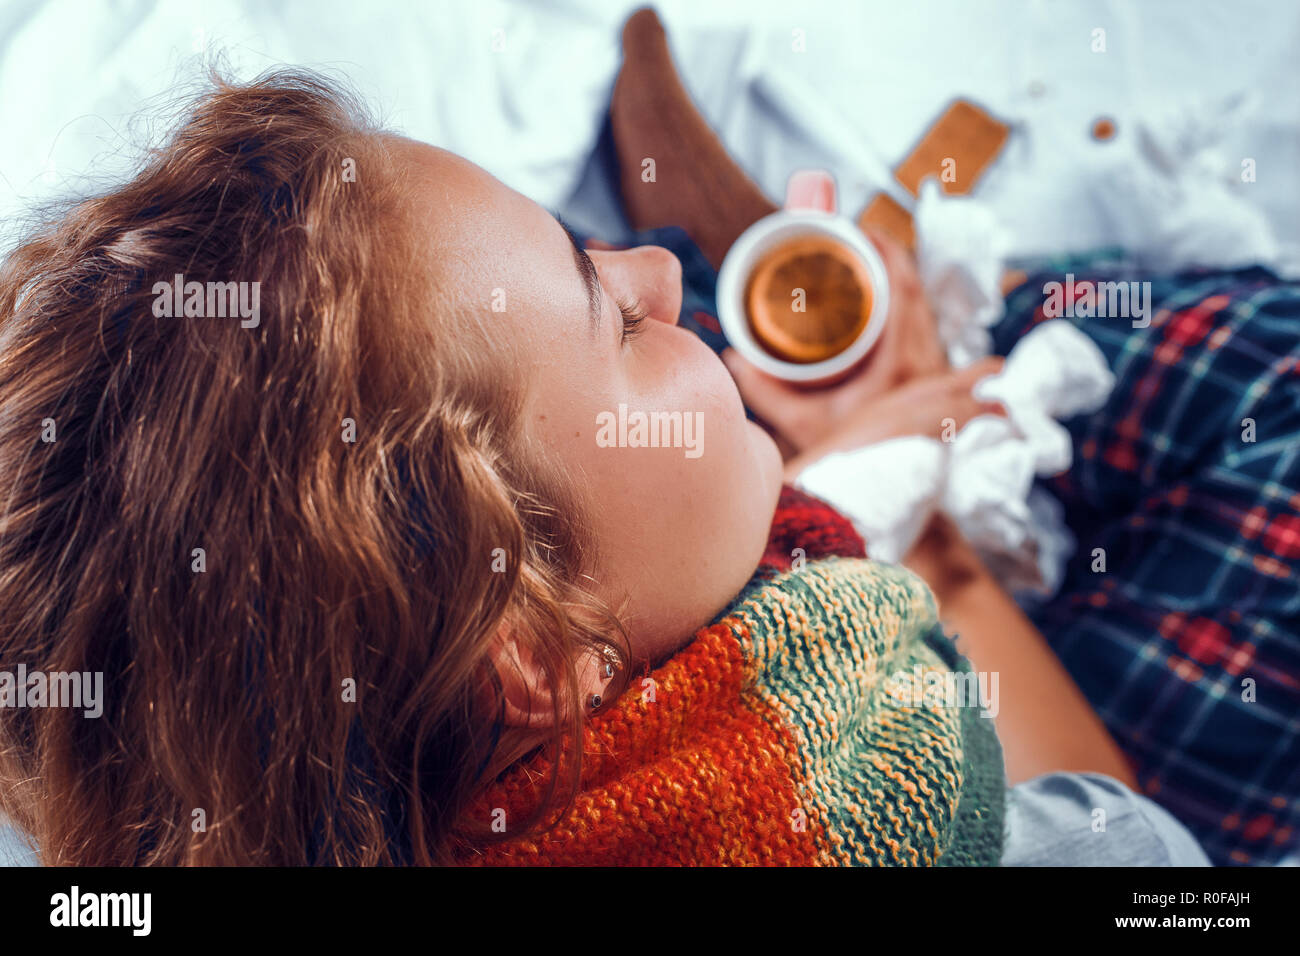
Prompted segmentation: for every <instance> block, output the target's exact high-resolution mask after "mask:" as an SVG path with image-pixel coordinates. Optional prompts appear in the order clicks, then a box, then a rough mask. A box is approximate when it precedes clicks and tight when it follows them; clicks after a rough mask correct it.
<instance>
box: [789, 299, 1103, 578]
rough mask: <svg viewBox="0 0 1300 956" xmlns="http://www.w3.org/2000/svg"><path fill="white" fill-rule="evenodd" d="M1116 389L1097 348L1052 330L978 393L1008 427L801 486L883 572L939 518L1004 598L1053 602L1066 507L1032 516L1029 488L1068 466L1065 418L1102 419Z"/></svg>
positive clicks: (879, 459) (990, 423)
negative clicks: (982, 563)
mask: <svg viewBox="0 0 1300 956" xmlns="http://www.w3.org/2000/svg"><path fill="white" fill-rule="evenodd" d="M1113 386H1114V377H1113V376H1112V374H1111V372H1110V370H1109V369H1108V368H1107V367H1106V362H1105V359H1104V357H1103V356H1102V354H1101V352H1100V350H1099V349H1098V348H1097V346H1096V345H1095V344H1093V342H1092V340H1091V339H1089V338H1088V337H1087V336H1086V335H1084V334H1083V333H1082V332H1080V331H1079V330H1078V329H1076V328H1075V327H1074V326H1073V325H1071V324H1069V323H1068V322H1065V321H1062V320H1055V321H1051V322H1045V323H1043V324H1042V325H1039V326H1038V327H1037V328H1035V329H1034V330H1033V331H1031V332H1030V333H1029V334H1028V335H1026V336H1025V337H1024V339H1022V340H1021V341H1020V342H1019V343H1017V345H1016V347H1015V348H1014V349H1012V351H1011V354H1010V355H1009V356H1008V358H1007V362H1006V365H1005V366H1004V367H1003V369H1002V371H1001V372H1000V373H999V374H997V375H994V376H990V377H989V378H986V379H984V380H982V381H981V382H979V383H978V384H977V385H976V387H975V394H976V397H978V398H981V399H986V400H991V401H992V400H996V401H1000V402H1001V403H1002V405H1003V407H1005V408H1006V410H1007V417H1005V418H1003V417H1000V416H996V415H981V416H978V417H977V418H974V419H972V420H971V421H970V422H969V423H967V425H966V427H965V428H963V429H961V430H960V431H959V432H957V434H956V435H955V436H954V438H953V440H952V441H950V442H943V441H938V440H936V439H933V438H923V437H920V436H912V437H906V438H895V439H891V440H889V441H885V442H880V443H878V444H875V445H868V446H866V447H863V448H857V449H854V450H852V451H846V452H839V453H835V454H832V455H828V456H826V457H825V458H822V459H821V460H820V461H817V462H815V463H814V464H812V465H811V466H809V467H808V468H806V469H805V470H804V471H803V473H802V474H801V475H800V476H799V480H798V484H799V485H800V487H802V488H803V489H804V490H806V491H808V492H810V493H812V494H814V495H817V496H818V497H819V498H824V499H825V500H827V501H829V502H831V503H832V504H833V505H835V506H836V507H838V508H840V509H841V510H842V511H843V512H844V513H845V514H846V515H848V516H849V518H850V519H851V520H852V521H853V523H854V526H855V527H856V528H857V529H858V532H859V533H860V534H861V535H862V536H863V539H864V540H865V541H866V542H867V553H868V554H870V555H871V556H872V557H873V558H875V559H877V560H880V561H887V562H891V563H896V562H898V561H900V560H902V558H903V556H904V555H905V554H906V553H907V551H908V550H909V549H910V548H911V546H912V544H913V543H915V541H916V539H917V537H918V536H919V535H920V533H921V531H922V530H923V529H924V527H925V525H926V523H927V522H928V521H929V519H930V516H931V515H932V514H933V513H934V511H935V509H936V508H938V509H942V510H943V511H944V512H945V513H946V514H948V515H949V516H950V517H951V518H952V519H953V520H954V521H955V522H956V524H957V526H958V527H959V528H960V529H961V531H962V533H963V534H964V535H965V536H966V537H967V539H968V540H969V541H970V542H971V543H972V544H973V545H974V546H975V548H976V550H977V551H979V553H980V554H981V555H982V556H983V557H984V558H985V560H986V561H987V562H988V563H989V565H990V567H992V568H993V569H994V571H995V572H996V573H997V574H998V575H999V577H1000V579H1001V580H1002V582H1003V584H1004V585H1005V586H1006V587H1007V588H1008V589H1010V590H1013V591H1022V590H1023V591H1037V592H1040V593H1050V592H1051V591H1052V590H1055V588H1056V587H1058V586H1059V584H1060V578H1061V572H1062V568H1063V567H1064V563H1065V561H1066V560H1068V558H1069V556H1070V553H1071V552H1072V546H1071V544H1070V537H1069V533H1068V531H1067V530H1066V529H1065V526H1064V524H1063V523H1062V521H1061V518H1060V509H1059V506H1058V507H1056V508H1055V509H1053V508H1052V507H1051V504H1048V503H1040V505H1039V507H1038V508H1037V509H1035V508H1033V507H1031V503H1030V494H1031V490H1032V487H1033V481H1034V478H1035V476H1040V477H1044V476H1048V475H1054V474H1059V473H1060V472H1062V471H1065V470H1066V469H1068V468H1069V466H1070V463H1071V459H1072V453H1071V445H1070V435H1069V433H1068V432H1067V431H1066V429H1065V427H1064V426H1063V425H1061V424H1060V423H1059V422H1058V421H1057V418H1058V417H1060V418H1065V417H1069V416H1071V415H1074V414H1083V413H1088V412H1093V411H1096V410H1097V409H1098V408H1100V407H1101V406H1102V405H1103V404H1104V403H1105V401H1106V399H1107V398H1108V397H1109V395H1110V392H1111V389H1112V387H1113Z"/></svg>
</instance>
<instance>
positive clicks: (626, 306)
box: [618, 299, 648, 345]
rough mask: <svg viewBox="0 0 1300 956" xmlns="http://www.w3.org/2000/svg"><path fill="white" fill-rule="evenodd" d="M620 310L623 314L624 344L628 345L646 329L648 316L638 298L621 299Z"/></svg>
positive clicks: (619, 302) (619, 301)
mask: <svg viewBox="0 0 1300 956" xmlns="http://www.w3.org/2000/svg"><path fill="white" fill-rule="evenodd" d="M618 311H619V314H620V315H622V316H623V344H624V345H626V344H627V343H628V342H630V341H631V340H632V339H634V338H636V337H637V336H638V335H640V334H641V333H642V332H644V331H645V320H646V319H647V318H648V316H647V315H646V313H645V310H644V309H642V308H641V303H640V302H639V301H638V300H636V299H632V300H627V299H619V300H618Z"/></svg>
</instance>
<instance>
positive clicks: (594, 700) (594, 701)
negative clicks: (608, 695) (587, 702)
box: [591, 694, 600, 710]
mask: <svg viewBox="0 0 1300 956" xmlns="http://www.w3.org/2000/svg"><path fill="white" fill-rule="evenodd" d="M599 706H600V695H599V694H592V695H591V709H592V710H595V709H596V708H597V707H599Z"/></svg>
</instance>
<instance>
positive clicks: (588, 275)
mask: <svg viewBox="0 0 1300 956" xmlns="http://www.w3.org/2000/svg"><path fill="white" fill-rule="evenodd" d="M551 215H553V216H554V217H555V221H556V222H558V223H559V224H560V227H561V228H562V229H563V230H564V234H565V235H566V236H568V237H569V242H570V243H572V245H573V261H574V264H575V265H577V267H578V275H579V276H580V277H581V278H582V285H583V287H584V288H585V289H586V290H587V303H588V307H589V311H590V314H591V331H592V332H593V333H594V332H595V331H596V330H597V329H598V328H599V327H600V312H601V309H600V295H601V293H600V277H599V276H598V275H597V274H596V264H595V263H594V262H592V261H591V256H589V255H587V252H586V250H585V249H583V248H582V246H581V245H580V244H579V242H578V237H577V236H575V235H574V234H573V230H572V229H570V228H569V224H568V223H567V222H565V221H564V220H563V219H561V218H560V214H559V213H552V214H551Z"/></svg>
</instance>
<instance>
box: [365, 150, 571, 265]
mask: <svg viewBox="0 0 1300 956" xmlns="http://www.w3.org/2000/svg"><path fill="white" fill-rule="evenodd" d="M390 149H391V152H392V155H393V156H394V158H395V159H396V160H397V164H398V168H399V170H400V171H401V172H400V176H401V180H402V184H403V188H404V190H405V192H406V199H407V200H408V202H407V203H406V206H407V209H408V211H409V214H410V215H411V217H412V219H413V225H414V226H415V227H416V228H417V229H418V230H419V232H420V233H421V234H422V235H423V236H424V237H425V238H426V239H427V240H428V241H429V242H430V243H431V244H432V245H434V246H435V247H447V246H454V247H456V248H458V249H460V250H461V251H462V252H464V251H466V250H468V249H473V248H476V247H484V248H487V249H494V250H495V251H498V252H499V251H501V248H500V246H499V245H498V244H497V241H496V240H499V239H501V238H503V236H509V235H512V234H513V235H514V237H515V241H516V242H518V241H519V240H520V238H521V236H520V230H527V232H528V234H529V235H532V236H534V237H542V236H545V233H544V232H542V231H541V230H545V229H546V227H547V226H548V225H553V220H551V217H550V215H549V214H548V213H547V212H546V211H545V210H544V209H542V208H541V207H540V206H538V205H537V204H536V203H535V202H533V201H532V200H530V199H528V198H527V197H525V196H522V195H520V194H519V193H517V192H515V191H514V190H513V189H511V188H509V187H508V186H506V185H505V184H504V183H502V182H501V181H500V180H498V179H496V178H495V177H494V176H492V175H491V174H489V173H488V172H487V171H486V170H484V169H482V168H481V167H479V166H477V165H475V164H474V163H471V162H470V161H469V160H467V159H464V158H462V157H460V156H457V155H456V154H455V153H451V152H448V151H447V150H445V149H439V148H438V147H436V146H430V145H428V144H427V143H419V142H416V141H415V140H410V139H404V138H399V137H394V138H393V139H392V142H391V146H390Z"/></svg>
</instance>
